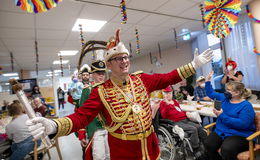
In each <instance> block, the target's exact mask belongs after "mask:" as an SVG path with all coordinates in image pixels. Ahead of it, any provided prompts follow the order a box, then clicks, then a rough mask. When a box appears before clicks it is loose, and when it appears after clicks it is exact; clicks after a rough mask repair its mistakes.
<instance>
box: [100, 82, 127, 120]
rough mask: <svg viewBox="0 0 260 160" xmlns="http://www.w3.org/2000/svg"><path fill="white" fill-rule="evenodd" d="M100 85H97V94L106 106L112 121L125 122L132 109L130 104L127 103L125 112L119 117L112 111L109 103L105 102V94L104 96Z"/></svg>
mask: <svg viewBox="0 0 260 160" xmlns="http://www.w3.org/2000/svg"><path fill="white" fill-rule="evenodd" d="M101 87H102V86H99V87H98V93H99V96H100V99H101V101H102V102H103V104H104V106H105V107H106V109H107V111H108V113H109V114H110V116H111V119H112V120H113V121H114V122H118V123H123V122H125V120H126V119H127V118H128V116H129V114H130V112H131V111H132V108H131V105H129V106H128V107H127V108H126V109H125V113H124V115H123V116H121V117H117V116H116V115H115V114H114V113H113V111H112V110H111V108H110V105H109V104H108V103H107V101H106V99H105V96H104V93H103V89H102V88H101Z"/></svg>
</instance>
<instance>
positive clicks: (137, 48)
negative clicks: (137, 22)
mask: <svg viewBox="0 0 260 160" xmlns="http://www.w3.org/2000/svg"><path fill="white" fill-rule="evenodd" d="M135 37H136V53H137V54H140V41H139V34H138V29H137V28H135Z"/></svg>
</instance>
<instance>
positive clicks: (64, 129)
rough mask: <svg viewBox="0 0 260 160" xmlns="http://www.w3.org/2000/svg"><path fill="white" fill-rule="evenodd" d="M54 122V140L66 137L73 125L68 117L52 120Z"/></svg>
mask: <svg viewBox="0 0 260 160" xmlns="http://www.w3.org/2000/svg"><path fill="white" fill-rule="evenodd" d="M54 121H55V122H56V123H57V126H58V128H57V129H58V131H57V134H56V135H55V137H54V138H57V137H60V136H66V135H68V134H69V133H70V132H71V130H72V126H73V123H72V121H71V119H69V118H68V117H64V118H58V119H54Z"/></svg>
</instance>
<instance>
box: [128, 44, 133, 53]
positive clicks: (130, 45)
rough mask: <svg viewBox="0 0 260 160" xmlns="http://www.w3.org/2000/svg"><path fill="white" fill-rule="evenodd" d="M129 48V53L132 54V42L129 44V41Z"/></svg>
mask: <svg viewBox="0 0 260 160" xmlns="http://www.w3.org/2000/svg"><path fill="white" fill-rule="evenodd" d="M129 50H130V54H131V55H132V54H133V50H132V44H131V42H129Z"/></svg>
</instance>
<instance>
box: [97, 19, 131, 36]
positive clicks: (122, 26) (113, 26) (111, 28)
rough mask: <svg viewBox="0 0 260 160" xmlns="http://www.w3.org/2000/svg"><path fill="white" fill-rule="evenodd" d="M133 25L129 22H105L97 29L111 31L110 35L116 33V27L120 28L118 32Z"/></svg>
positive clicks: (101, 31)
mask: <svg viewBox="0 0 260 160" xmlns="http://www.w3.org/2000/svg"><path fill="white" fill-rule="evenodd" d="M132 26H133V25H131V24H120V23H112V22H110V23H107V24H105V26H104V27H103V28H102V29H101V30H100V31H99V33H101V34H102V33H103V32H104V33H111V36H112V35H113V34H115V33H116V30H117V29H120V33H123V32H126V31H127V30H128V29H129V28H131V27H132Z"/></svg>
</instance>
